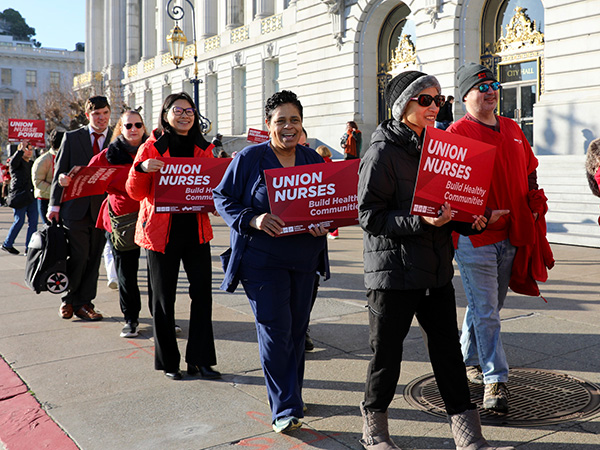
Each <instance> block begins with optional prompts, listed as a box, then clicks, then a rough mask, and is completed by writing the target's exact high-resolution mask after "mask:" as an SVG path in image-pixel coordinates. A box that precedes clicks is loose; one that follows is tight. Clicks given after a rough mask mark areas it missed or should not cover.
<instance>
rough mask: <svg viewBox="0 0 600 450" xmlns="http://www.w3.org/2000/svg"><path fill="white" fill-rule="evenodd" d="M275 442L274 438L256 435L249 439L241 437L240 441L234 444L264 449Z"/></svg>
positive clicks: (259, 449)
mask: <svg viewBox="0 0 600 450" xmlns="http://www.w3.org/2000/svg"><path fill="white" fill-rule="evenodd" d="M257 441H265V442H266V443H265V444H260V443H258V442H257ZM274 443H275V439H271V438H268V437H256V438H250V439H242V440H241V441H240V442H238V443H237V444H235V445H241V446H242V447H252V448H256V449H258V450H266V449H268V448H271V446H272V445H273V444H274Z"/></svg>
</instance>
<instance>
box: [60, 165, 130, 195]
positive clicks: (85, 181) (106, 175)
mask: <svg viewBox="0 0 600 450" xmlns="http://www.w3.org/2000/svg"><path fill="white" fill-rule="evenodd" d="M122 170H125V171H129V167H128V166H94V167H86V166H75V167H73V168H72V169H71V170H70V171H69V173H68V175H69V176H70V177H71V183H70V184H69V185H68V186H67V187H66V188H64V189H63V193H62V197H61V202H67V201H69V200H73V199H74V198H79V197H88V196H90V195H100V194H104V193H105V192H106V188H107V187H108V185H109V184H110V182H111V181H112V180H113V178H114V177H115V176H116V175H117V174H118V173H119V171H122Z"/></svg>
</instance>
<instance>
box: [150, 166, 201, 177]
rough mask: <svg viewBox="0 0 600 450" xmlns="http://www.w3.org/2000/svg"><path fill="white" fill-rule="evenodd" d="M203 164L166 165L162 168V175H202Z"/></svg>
mask: <svg viewBox="0 0 600 450" xmlns="http://www.w3.org/2000/svg"><path fill="white" fill-rule="evenodd" d="M201 167H202V164H165V165H164V166H163V167H161V168H160V173H164V174H173V175H179V174H183V175H194V174H196V175H197V174H199V173H200V168H201Z"/></svg>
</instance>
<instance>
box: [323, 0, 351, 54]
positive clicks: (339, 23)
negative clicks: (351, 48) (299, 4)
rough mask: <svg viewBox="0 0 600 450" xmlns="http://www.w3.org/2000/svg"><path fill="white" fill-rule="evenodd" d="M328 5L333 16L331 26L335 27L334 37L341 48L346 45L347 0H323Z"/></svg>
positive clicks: (330, 14)
mask: <svg viewBox="0 0 600 450" xmlns="http://www.w3.org/2000/svg"><path fill="white" fill-rule="evenodd" d="M321 1H322V2H323V3H324V4H325V5H326V6H327V12H328V13H329V16H330V17H331V26H332V27H333V32H332V33H333V39H334V41H335V45H336V47H337V48H338V50H339V49H341V48H342V45H344V35H345V32H346V20H345V19H346V16H345V9H346V2H345V0H321Z"/></svg>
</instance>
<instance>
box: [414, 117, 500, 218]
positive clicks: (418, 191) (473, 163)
mask: <svg viewBox="0 0 600 450" xmlns="http://www.w3.org/2000/svg"><path fill="white" fill-rule="evenodd" d="M495 157H496V147H495V146H493V145H490V144H486V143H483V142H480V141H476V140H474V139H470V138H466V137H464V136H460V135H458V134H452V133H447V132H445V131H442V130H438V129H437V128H433V127H427V130H426V132H425V139H424V141H423V149H422V151H421V162H420V164H419V174H418V177H417V184H416V186H415V193H414V196H413V202H412V206H411V214H415V215H419V216H430V217H437V216H438V215H439V210H440V207H441V205H442V204H443V203H444V202H448V203H450V206H451V207H452V219H453V220H459V221H461V222H472V221H473V216H474V215H481V214H483V213H484V211H485V205H486V202H487V197H488V193H489V187H490V181H491V179H492V171H493V170H494V160H495Z"/></svg>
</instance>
